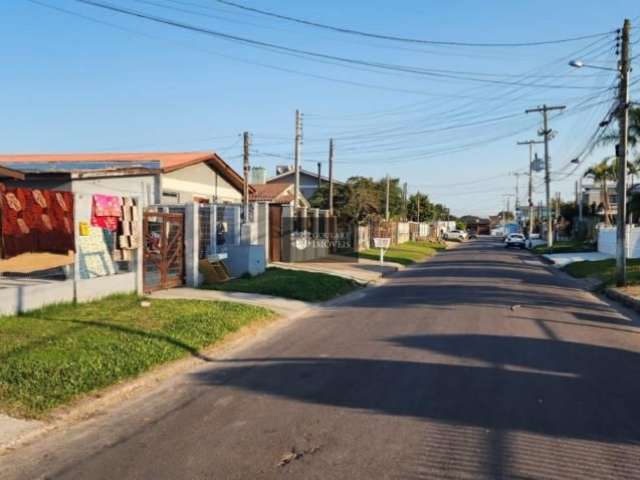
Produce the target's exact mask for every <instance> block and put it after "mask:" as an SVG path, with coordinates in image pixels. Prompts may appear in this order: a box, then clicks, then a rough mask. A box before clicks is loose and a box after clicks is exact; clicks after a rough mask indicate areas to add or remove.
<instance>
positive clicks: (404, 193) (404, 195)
mask: <svg viewBox="0 0 640 480" xmlns="http://www.w3.org/2000/svg"><path fill="white" fill-rule="evenodd" d="M402 214H403V215H404V219H405V220H408V216H409V212H408V211H407V182H404V184H403V185H402Z"/></svg>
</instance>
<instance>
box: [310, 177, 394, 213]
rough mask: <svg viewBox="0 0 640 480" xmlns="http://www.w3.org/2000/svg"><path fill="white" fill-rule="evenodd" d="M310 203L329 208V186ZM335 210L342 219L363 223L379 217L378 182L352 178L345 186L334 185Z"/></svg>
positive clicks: (318, 191) (315, 206)
mask: <svg viewBox="0 0 640 480" xmlns="http://www.w3.org/2000/svg"><path fill="white" fill-rule="evenodd" d="M309 203H310V204H311V206H312V207H314V208H328V206H329V186H328V185H322V186H320V187H319V188H318V189H317V190H316V192H315V194H314V195H313V197H311V199H310V200H309ZM333 208H334V210H335V212H336V213H337V214H338V216H339V217H340V218H342V219H343V220H346V221H349V222H357V223H361V222H363V221H365V220H366V219H368V218H370V217H372V216H375V215H379V214H380V213H381V211H380V188H379V185H378V182H375V181H374V180H373V179H371V178H367V177H351V178H349V179H348V180H347V181H346V182H345V183H344V184H339V185H334V188H333Z"/></svg>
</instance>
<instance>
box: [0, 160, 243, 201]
mask: <svg viewBox="0 0 640 480" xmlns="http://www.w3.org/2000/svg"><path fill="white" fill-rule="evenodd" d="M0 163H1V164H5V165H7V166H8V167H10V168H18V169H19V170H20V171H28V172H29V173H60V172H65V173H71V172H82V171H96V170H109V171H117V170H123V169H127V170H129V169H138V170H139V169H149V170H160V171H161V172H162V173H169V172H173V171H176V170H180V169H182V168H185V167H189V166H191V165H196V164H198V163H206V164H208V165H209V166H210V167H211V168H213V169H214V170H215V171H216V172H218V173H219V174H220V175H221V176H222V177H223V178H224V179H225V180H226V181H227V182H229V183H230V184H231V185H232V186H233V187H235V188H236V189H238V190H239V191H242V187H243V185H244V180H243V178H242V177H241V176H240V175H239V174H238V173H237V172H236V171H235V170H234V169H233V168H232V167H231V166H230V165H229V164H227V163H226V162H225V161H224V160H223V159H222V158H220V156H219V155H218V154H217V153H215V152H210V151H201V152H136V153H64V154H58V153H56V154H15V155H11V154H10V155H0Z"/></svg>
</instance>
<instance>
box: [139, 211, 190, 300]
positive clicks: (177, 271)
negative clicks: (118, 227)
mask: <svg viewBox="0 0 640 480" xmlns="http://www.w3.org/2000/svg"><path fill="white" fill-rule="evenodd" d="M143 236H144V262H143V267H144V291H145V292H152V291H154V290H161V289H165V288H172V287H178V286H180V285H182V284H183V283H184V215H183V214H182V213H164V212H145V214H144V222H143Z"/></svg>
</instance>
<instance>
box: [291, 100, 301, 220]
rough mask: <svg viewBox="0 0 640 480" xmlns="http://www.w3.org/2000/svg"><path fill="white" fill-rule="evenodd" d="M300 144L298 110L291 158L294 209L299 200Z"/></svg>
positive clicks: (298, 111)
mask: <svg viewBox="0 0 640 480" xmlns="http://www.w3.org/2000/svg"><path fill="white" fill-rule="evenodd" d="M301 143H302V122H301V120H300V110H296V137H295V145H294V148H293V158H294V166H293V168H294V169H295V175H294V184H293V205H294V208H297V207H298V200H299V198H300V153H301Z"/></svg>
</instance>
